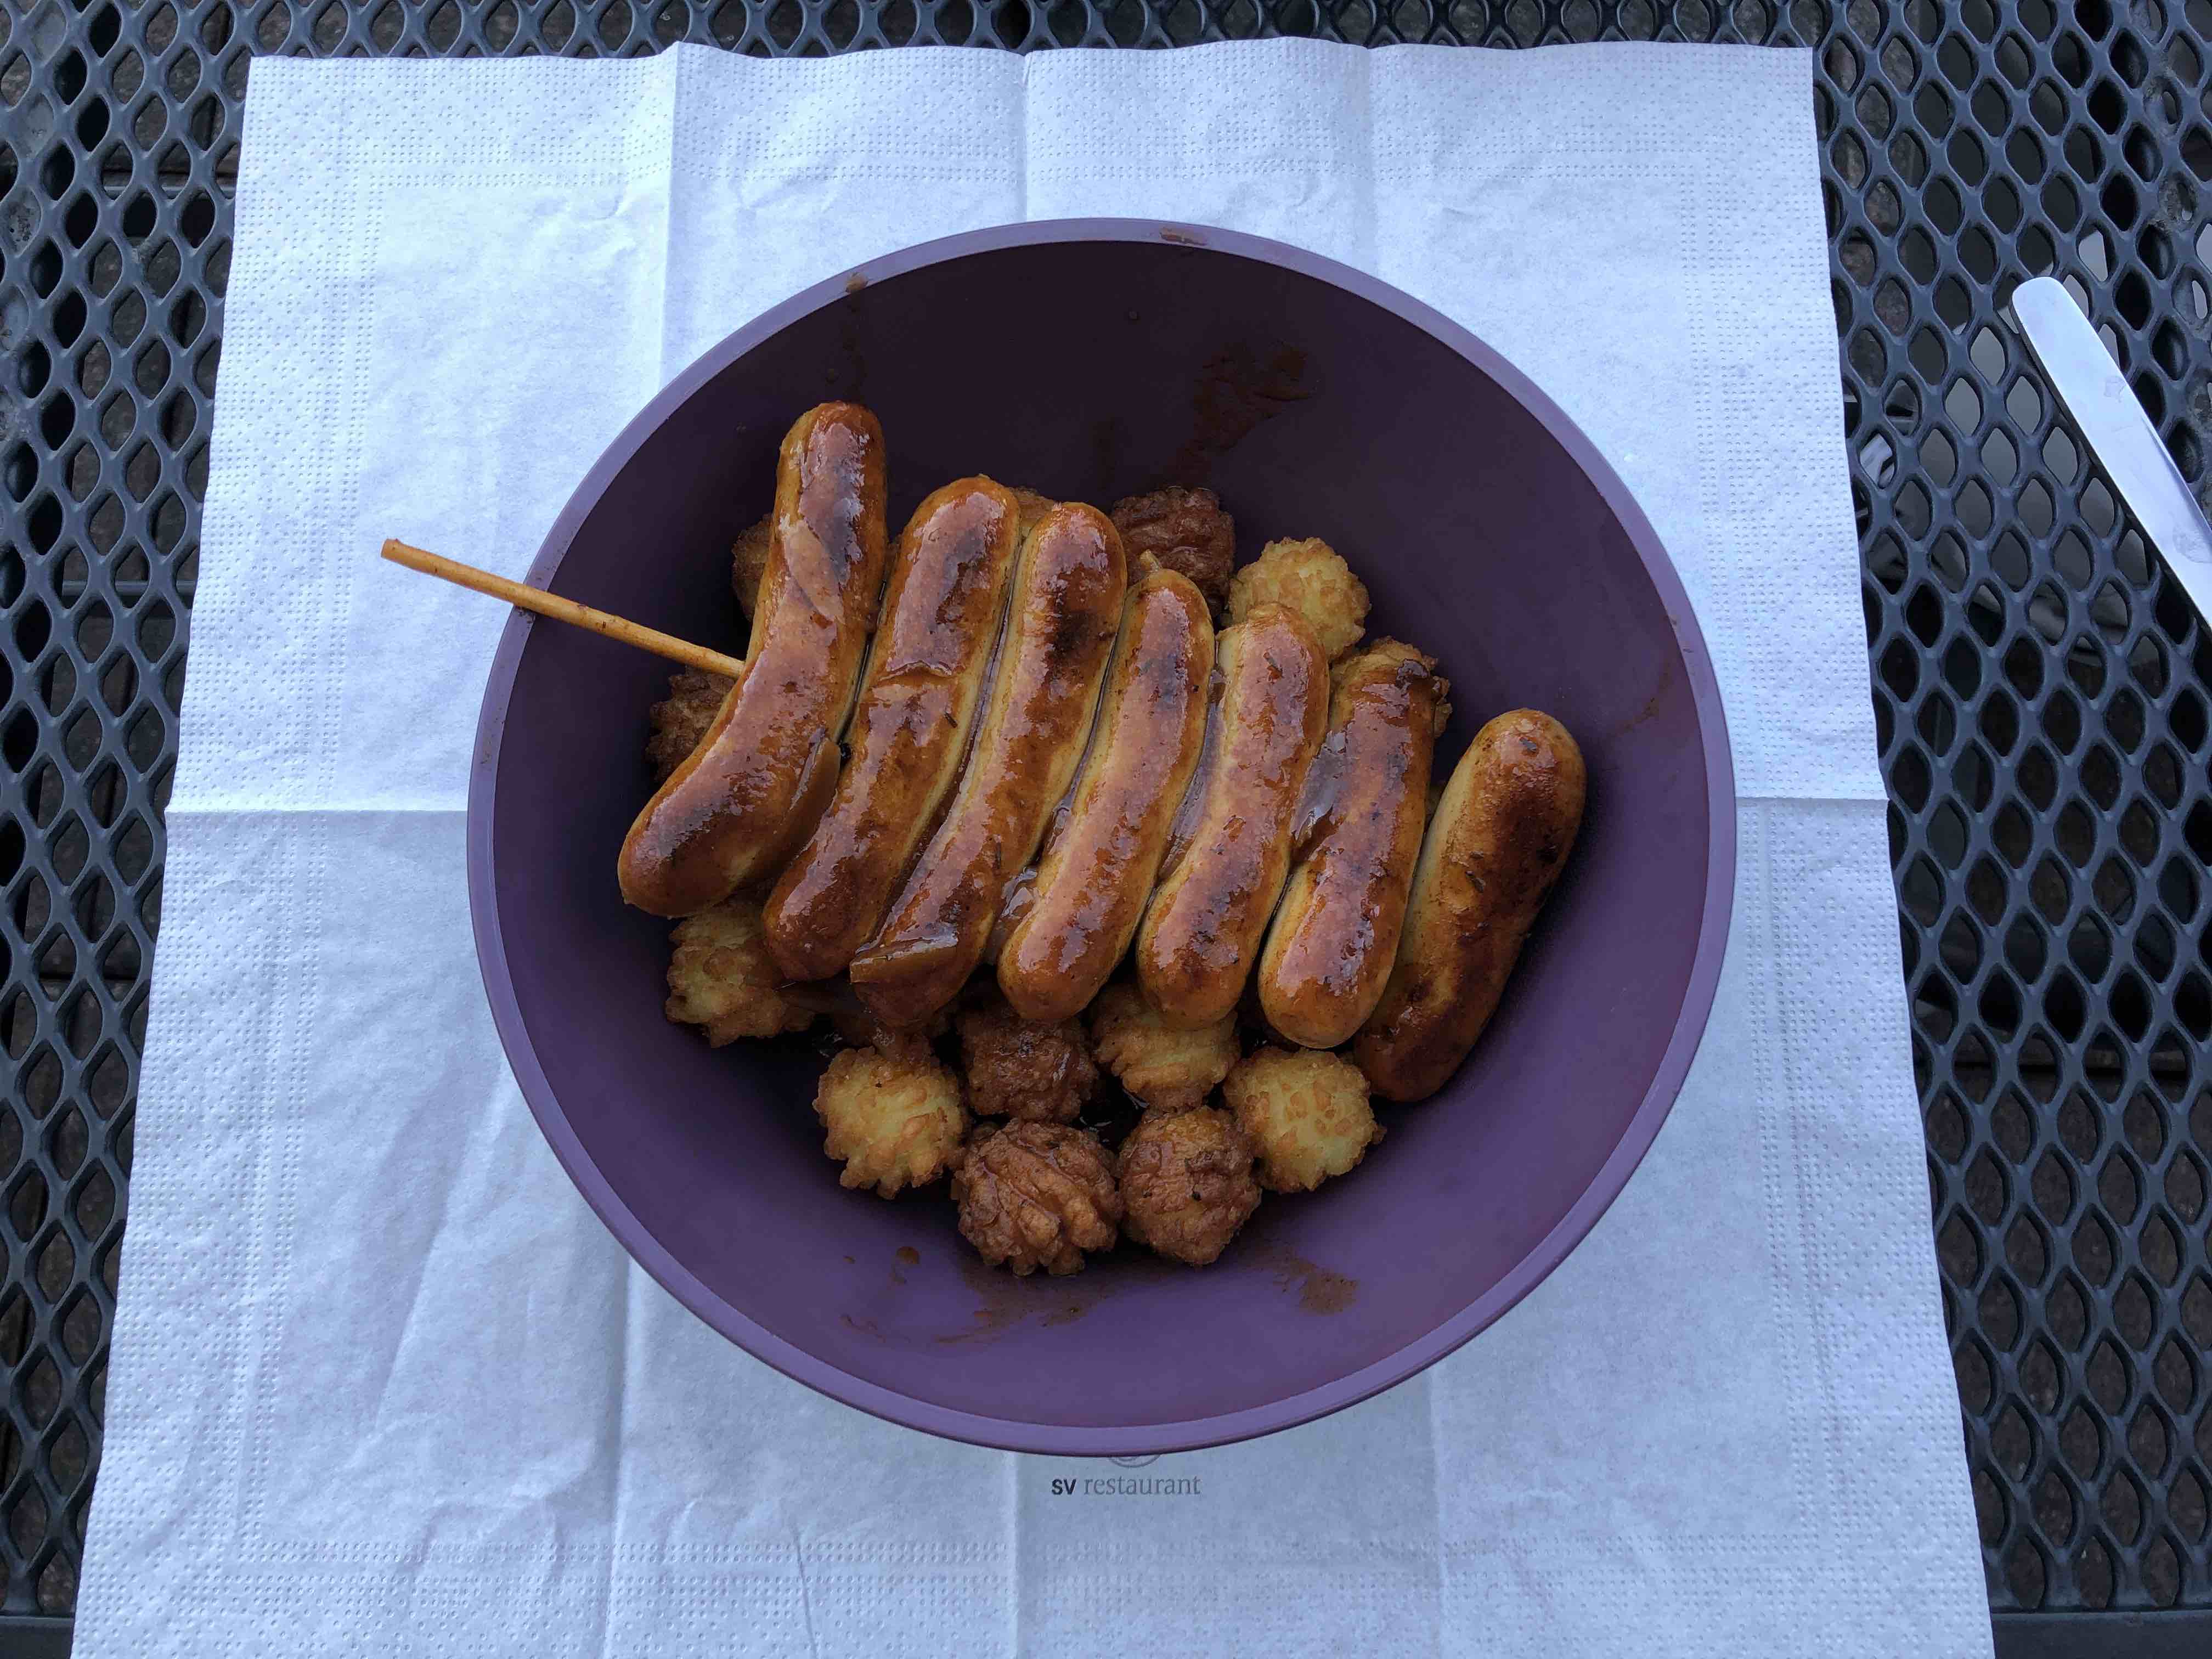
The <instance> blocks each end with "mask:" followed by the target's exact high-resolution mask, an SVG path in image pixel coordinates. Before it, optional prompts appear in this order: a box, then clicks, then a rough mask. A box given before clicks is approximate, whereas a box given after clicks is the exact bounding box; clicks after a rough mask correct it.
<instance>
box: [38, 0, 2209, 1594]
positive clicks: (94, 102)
mask: <svg viewBox="0 0 2212 1659" xmlns="http://www.w3.org/2000/svg"><path fill="white" fill-rule="evenodd" d="M1273 34H1297V35H1313V36H1318V37H1321V38H1325V39H1334V40H1350V41H1354V42H1359V43H1366V44H1379V43H1383V42H1386V41H1396V40H1428V41H1449V42H1455V43H1460V44H1473V45H1483V46H1534V45H1538V44H1545V43H1549V42H1553V41H1562V40H1597V39H1608V40H1609V39H1624V38H1625V39H1632V40H1722V41H1739V40H1741V41H1747V42H1753V43H1759V42H1768V43H1777V44H1790V45H1797V44H1806V45H1812V46H1816V47H1818V48H1819V49H1820V53H1821V57H1820V78H1819V84H1818V89H1817V97H1818V101H1819V109H1818V116H1819V131H1820V139H1821V143H1822V144H1823V146H1824V147H1825V152H1826V157H1825V171H1826V201H1827V208H1828V219H1829V230H1830V233H1831V235H1832V240H1833V245H1834V252H1835V263H1834V277H1833V287H1834V299H1835V306H1836V314H1837V321H1838V332H1839V336H1840V337H1841V340H1842V342H1843V348H1844V359H1843V368H1844V375H1843V379H1844V400H1845V410H1846V428H1847V432H1848V435H1849V439H1850V447H1851V451H1852V460H1853V473H1854V491H1855V495H1856V496H1857V506H1858V513H1859V522H1860V529H1861V533H1862V537H1863V551H1864V554H1865V574H1866V580H1865V599H1866V611H1867V623H1868V633H1869V650H1870V654H1871V659H1872V662H1873V665H1874V695H1875V712H1876V717H1877V725H1878V727H1879V732H1880V738H1881V755H1882V762H1883V765H1884V767H1885V769H1886V772H1887V777H1888V781H1889V784H1890V789H1891V794H1892V798H1893V799H1892V808H1891V812H1890V834H1891V847H1892V854H1893V863H1894V866H1895V869H1896V872H1897V878H1898V886H1899V901H1900V924H1901V929H1902V935H1903V944H1904V952H1905V974H1906V979H1907V981H1908V982H1909V984H1910V986H1911V994H1912V1010H1913V1030H1914V1037H1913V1053H1914V1060H1915V1064H1916V1068H1917V1075H1918V1078H1919V1081H1920V1086H1921V1091H1922V1097H1923V1106H1924V1108H1925V1111H1926V1115H1927V1124H1928V1133H1929V1181H1930V1186H1931V1191H1932V1195H1933V1202H1934V1221H1935V1225H1936V1237H1937V1244H1938V1255H1939V1259H1940V1261H1941V1262H1942V1271H1943V1273H1944V1276H1945V1285H1944V1297H1945V1310H1946V1316H1947V1321H1948V1326H1949V1328H1950V1331H1951V1333H1952V1338H1953V1342H1954V1352H1955V1355H1956V1358H1957V1363H1958V1370H1959V1380H1960V1398H1961V1403H1962V1406H1963V1407H1964V1418H1965V1427H1966V1445H1967V1450H1968V1455H1969V1458H1970V1462H1971V1464H1972V1470H1973V1481H1974V1488H1975V1496H1976V1501H1977V1506H1978V1510H1979V1513H1980V1516H1981V1521H1982V1527H1983V1541H1984V1548H1985V1552H1986V1556H1987V1560H1988V1565H1989V1576H1990V1595H1991V1601H1992V1604H1993V1606H1995V1607H1996V1608H1997V1609H1999V1610H2000V1612H2002V1611H2003V1610H2007V1609H2013V1608H2033V1607H2045V1608H2069V1607H2113V1608H2130V1607H2160V1606H2169V1607H2170V1606H2173V1605H2176V1604H2180V1605H2186V1606H2201V1605H2205V1604H2208V1603H2212V1534H2208V1522H2207V1502H2208V1493H2212V1474H2208V1468H2212V1408H2208V1395H2212V1383H2208V1379H2207V1378H2206V1376H2205V1366H2206V1364H2207V1363H2208V1361H2207V1357H2208V1354H2209V1353H2212V1268H2208V1264H2207V1258H2206V1245H2205V1233H2206V1224H2207V1206H2208V1185H2212V1175H2208V1158H2212V1086H2208V1085H2212V1067H2208V1060H2207V1046H2208V1043H2209V1042H2212V981H2208V979H2207V975H2206V968H2205V963H2204V958H2203V927H2204V924H2205V921H2206V920H2207V918H2208V917H2212V910H2208V908H2207V907H2206V902H2205V901H2206V894H2205V887H2206V883H2207V879H2208V861H2209V860H2212V787H2208V785H2207V781H2206V762H2207V759H2208V756H2207V744H2208V740H2212V733H2208V724H2209V723H2212V711H2208V704H2207V701H2206V696H2207V691H2206V688H2207V687H2208V685H2212V635H2207V633H2206V632H2205V630H2204V629H2203V628H2202V627H2201V626H2200V625H2199V624H2198V623H2197V621H2196V620H2195V618H2194V617H2193V616H2192V614H2191V611H2190V609H2189V606H2188V605H2187V603H2186V602H2185V599H2183V597H2182V596H2181V594H2180V592H2179V589H2178V588H2176V587H2175V586H2173V585H2172V582H2171V581H2170V580H2167V579H2166V578H2165V577H2164V576H2163V574H2161V573H2160V571H2159V569H2158V568H2157V567H2156V564H2155V561H2154V560H2153V559H2151V558H2149V557H2148V556H2146V553H2145V551H2144V549H2143V547H2142V543H2141V540H2140V538H2137V537H2136V535H2135V534H2134V532H2132V530H2131V529H2130V527H2129V526H2128V525H2127V524H2126V523H2125V521H2124V516H2123V515H2122V514H2121V513H2119V512H2118V509H2117V507H2116V505H2115V503H2114V501H2113V499H2112V495H2111V492H2110V491H2109V489H2107V488H2106V485H2105V483H2104V482H2103V481H2102V480H2101V479H2100V478H2099V477H2097V476H2096V474H2095V471H2094V469H2093V468H2092V467H2090V466H2088V465H2085V462H2084V459H2083V457H2082V456H2081V453H2080V451H2079V449H2078V447H2077V446H2076V445H2075V442H2074V441H2073V440H2072V438H2071V437H2070V436H2069V434H2068V432H2067V431H2066V430H2065V429H2064V428H2063V426H2062V425H2061V424H2060V423H2059V422H2057V421H2056V420H2055V419H2054V415H2053V410H2052V408H2051V404H2050V401H2049V399H2048V398H2046V397H2045V394H2044V393H2043V392H2041V390H2040V388H2039V386H2038V384H2037V382H2036V380H2035V379H2034V377H2033V374H2032V372H2028V373H2024V372H2023V371H2024V369H2025V367H2026V365H2025V360H2024V358H2023V356H2022V355H2021V350H2020V349H2019V347H2018V345H2017V343H2015V341H2014V339H2013V338H2012V337H2011V336H2010V334H2009V332H2008V328H2007V327H2006V325H2005V323H2004V321H2003V317H2002V301H2003V300H2004V298H2005V296H2006V295H2007V294H2008V291H2009V289H2010V288H2011V286H2012V285H2013V283H2015V282H2016V281H2018V280H2019V279H2020V278H2021V277H2023V276H2029V275H2033V274H2036V273H2039V272H2043V271H2055V272H2057V274H2059V275H2061V276H2063V277H2065V278H2067V279H2068V281H2069V286H2070V287H2071V288H2072V289H2074V291H2075V295H2076V298H2077V299H2078V300H2080V301H2083V302H2084V303H2085V304H2086V306H2087V308H2088V309H2089V311H2090V313H2091V316H2092V318H2093V319H2094V320H2095V321H2096V322H2097V324H2098V325H2099V326H2100V330H2101V331H2102V332H2103V333H2104V335H2105V337H2106V341H2107V343H2108V344H2110V345H2111V346H2112V348H2113V349H2115V350H2116V352H2117V353H2118V356H2119V358H2120V361H2121V362H2122V364H2123V366H2124V368H2125V369H2126V370H2127V372H2128V374H2129V375H2130V380H2131V382H2132V384H2133V385H2134V386H2135V388H2136V393H2137V395H2138V396H2139V397H2140V398H2142V402H2143V404H2144V405H2145V406H2146V408H2148V410H2149V411H2150V412H2151V414H2152V416H2153V417H2154V420H2156V421H2157V422H2158V423H2159V425H2160V429H2161V430H2162V431H2163V432H2164V433H2165V435H2166V441H2167V442H2168V445H2169V447H2171V448H2172V451H2173V453H2174V454H2175V456H2176V458H2177V459H2178V460H2179V463H2180V465H2181V466H2182V469H2183V471H2184V473H2185V475H2186V476H2187V477H2189V479H2190V480H2191V483H2192V485H2193V486H2194V487H2195V488H2196V489H2197V491H2198V493H2199V495H2200V498H2203V497H2204V496H2206V495H2208V494H2212V474H2208V470H2207V466H2206V450H2207V447H2208V445H2212V389H2208V369H2212V227H2208V220H2207V213H2206V209H2205V206H2204V204H2203V197H2204V192H2205V191H2207V190H2208V189H2212V45H2208V42H2212V0H2131V3H2121V4H2117V5H2116V4H2113V3H2110V0H2077V3H2072V4H2069V3H2065V0H2014V3H2007V4H2002V5H1999V4H1994V3H1990V0H1966V3H1962V4H1961V3H1954V4H1946V5H1942V6H1939V5H1937V4H1935V3H1933V0H1908V3H1905V4H1904V5H1899V6H1883V5H1877V4H1875V3H1873V0H1848V3H1831V0H1796V3H1793V4H1789V5H1786V6H1784V5H1780V4H1777V3H1770V0H1739V3H1735V4H1733V5H1719V4H1712V3H1704V0H1675V3H1656V0H1602V3H1599V0H1567V3H1564V4H1562V3H1558V0H1549V3H1541V4H1540V3H1536V0H1483V3H1475V0H1461V3H1456V4H1451V5H1449V6H1447V5H1445V4H1442V3H1438V0H1401V3H1396V4H1392V3H1389V0H1227V3H1218V0H1166V3H1158V0H1099V3H1092V0H1057V3H1027V0H668V3H665V4H663V5H660V6H659V7H658V8H657V9H654V8H652V7H650V6H648V5H645V4H640V3H633V0H603V3H598V4H592V3H588V0H585V3H578V0H551V3H550V4H549V3H542V0H532V3H528V4H521V3H518V0H494V3H490V4H485V3H481V0H475V3H470V4H466V5H464V4H461V3H459V0H380V3H379V0H366V3H355V4H352V5H348V4H344V3H341V0H326V3H322V4H316V3H313V0H308V3H302V4H293V3H289V0H268V3H264V4H260V5H258V6H256V5H245V6H238V5H233V4H228V3H222V0H194V3H185V4H182V5H179V4H178V3H176V0H45V3H43V4H40V5H38V6H36V7H35V8H33V7H31V6H29V5H27V4H25V3H22V0H6V5H5V9H0V111H4V115H0V351H4V356H5V360H6V372H5V374H4V375H0V479H4V483H5V487H6V490H7V496H8V508H7V517H6V519H5V521H4V526H0V527H3V528H4V541H0V744H4V753H5V762H6V768H7V775H8V781H9V789H8V792H7V793H6V795H5V797H4V799H0V894H4V896H5V899H6V903H5V905H4V907H0V951H4V954H5V963H4V966H5V973H6V977H5V984H4V987H0V1042H4V1047H5V1048H6V1052H7V1054H8V1056H9V1064H10V1066H11V1068H12V1074H11V1078H10V1081H9V1093H8V1110H7V1111H6V1112H5V1113H0V1211H4V1226H0V1240H4V1243H5V1245H6V1249H7V1261H8V1272H7V1278H6V1281H5V1285H4V1289H0V1364H5V1365H6V1366H7V1367H8V1368H9V1387H8V1389H7V1390H6V1391H5V1395H4V1397H3V1398H0V1560H4V1562H5V1565H6V1570H7V1583H6V1589H5V1594H4V1599H0V1613H23V1612H42V1613H54V1614H59V1613H67V1612H68V1611H69V1610H70V1607H72V1605H73V1604H74V1600H75V1591H76V1564H77V1561H78V1559H79V1554H80V1552H81V1549H82V1539H83V1529H84V1516H85V1509H86V1504H87V1501H88V1496H89V1492H90V1486H91V1481H92V1474H93V1470H94V1464H95V1463H96V1461H97V1455H98V1446H99V1439H100V1407H101V1395H102V1389H103V1384H104V1381H105V1365H106V1334H107V1331H108V1329H109V1324H110V1319H111V1316H112V1308H113V1295H114V1287H115V1274H116V1260H117V1255H118V1243H119V1241H120V1237H121V1232H122V1206H123V1196H124V1191H125V1177H126V1175H127V1171H128V1170H129V1166H130V1158H131V1107H132V1103H133V1102H134V1101H135V1098H136V1089H137V1058H138V1053H139V1046H140V1041H141V1037H142V1036H143V1030H144V1014H145V1002H146V976H147V969H148V964H149V957H150V948H151V943H152V938H153V934H154V932H155V927H156V926H157V925H158V921H159V906H160V881H161V847H162V831H161V808H162V805H163V803H164V802H165V800H166V799H167V786H168V779H169V773H170V769H171V765H172V763H173V757H174V753H175V711H176V708H177V701H178V696H179V690H180V688H181V679H182V671H183V660H184V652H183V646H184V638H183V636H184V625H185V618H186V617H187V615H188V612H189V609H190V605H191V593H192V586H193V579H194V574H195V566H196V562H197V527H198V513H199V502H200V499H201V495H202V494H203V492H204V486H205V479H206V456H207V435H208V426H209V418H210V399H211V396H212V393H213V391H214V386H215V380H216V362H217V358H218V356H219V353H220V335H221V317H222V292H223V288H224V283H225V279H226V277H227V276H228V265H229V255H230V224H231V199H230V191H231V181H232V179H233V176H234V171H235V166H236V159H237V149H238V132H239V109H240V99H241V96H242V94H243V91H244V87H245V82H246V64H247V62H248V60H249V58H250V57H251V56H252V55H254V54H256V53H268V52H288V53H295V54H296V53H311V54H315V55H321V56H331V55H361V54H364V53H377V54H405V55H410V56H423V55H445V56H463V57H470V56H479V55H483V54H487V53H493V54H506V55H528V54H532V53H538V52H555V53H562V54H565V55H569V56H576V57H592V56H601V55H609V56H634V55H638V54H641V53H645V52H653V51H656V50H658V49H659V48H660V47H661V46H665V45H667V44H670V43H671V42H673V41H676V40H698V41H704V42H710V43H713V44H715V45H719V46H724V47H727V48H730V49H732V50H736V51H740V52H749V53H751V54H754V55H757V56H772V55H785V54H803V55H816V54H820V53H823V52H833V51H842V50H845V49H847V48H849V47H865V46H883V45H904V44H908V43H931V42H943V43H946V44H955V45H958V44H967V45H997V46H1012V47H1015V48H1018V49H1030V48H1037V47H1044V46H1077V45H1084V46H1105V45H1119V46H1164V45H1171V44H1172V45H1182V44H1188V43H1191V42H1194V41H1199V40H1221V39H1238V38H1249V37H1252V36H1259V35H1273ZM2001 1624H2002V1621H2001Z"/></svg>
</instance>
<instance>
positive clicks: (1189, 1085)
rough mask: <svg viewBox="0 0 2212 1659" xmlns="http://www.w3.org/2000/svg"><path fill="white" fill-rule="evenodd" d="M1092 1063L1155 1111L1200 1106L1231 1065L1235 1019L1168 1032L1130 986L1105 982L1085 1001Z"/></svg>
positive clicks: (1233, 1051)
mask: <svg viewBox="0 0 2212 1659" xmlns="http://www.w3.org/2000/svg"><path fill="white" fill-rule="evenodd" d="M1091 1044H1092V1047H1093V1048H1094V1050H1095V1051H1096V1053H1097V1056H1098V1063H1099V1064H1100V1065H1102V1066H1105V1067H1106V1069H1107V1070H1108V1071H1109V1072H1111V1073H1114V1075H1115V1077H1116V1078H1117V1079H1120V1081H1121V1086H1122V1087H1123V1088H1124V1089H1127V1091H1129V1092H1130V1093H1131V1094H1133V1095H1134V1096H1135V1097H1137V1098H1138V1099H1139V1100H1141V1101H1143V1102H1144V1103H1145V1104H1146V1106H1147V1107H1149V1108H1152V1109H1154V1110H1156V1111H1182V1110H1184V1109H1188V1108H1189V1107H1193V1106H1198V1105H1202V1104H1204V1103H1205V1101H1206V1096H1208V1095H1210V1094H1212V1092H1213V1091H1214V1090H1215V1089H1216V1088H1217V1087H1218V1086H1219V1085H1220V1082H1221V1079H1223V1078H1225V1077H1227V1076H1228V1075H1229V1068H1230V1067H1231V1066H1234V1065H1235V1064H1236V1063H1237V1017H1236V1015H1234V1014H1233V1013H1232V1014H1229V1015H1226V1016H1225V1017H1224V1018H1220V1019H1218V1020H1216V1021H1215V1022H1214V1023H1213V1024H1211V1025H1201V1026H1200V1027H1199V1028H1198V1029H1197V1030H1194V1031H1176V1030H1170V1029H1169V1028H1168V1027H1167V1026H1165V1025H1164V1024H1161V1022H1160V1017H1159V1015H1158V1014H1157V1013H1155V1012H1153V1011H1152V1006H1150V1005H1149V1004H1148V1003H1146V1000H1145V999H1144V997H1143V996H1142V995H1141V994H1139V992H1138V990H1137V987H1135V986H1133V985H1129V984H1121V985H1109V986H1108V987H1106V988H1105V989H1104V990H1103V991H1101V992H1100V993H1099V994H1098V995H1097V999H1096V1000H1094V1001H1093V1002H1092V1003H1091Z"/></svg>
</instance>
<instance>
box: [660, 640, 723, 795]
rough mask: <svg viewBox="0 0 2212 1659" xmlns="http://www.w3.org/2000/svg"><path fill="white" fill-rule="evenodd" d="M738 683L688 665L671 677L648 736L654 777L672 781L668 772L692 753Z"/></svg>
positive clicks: (687, 758) (682, 762)
mask: <svg viewBox="0 0 2212 1659" xmlns="http://www.w3.org/2000/svg"><path fill="white" fill-rule="evenodd" d="M732 684H734V682H733V681H732V680H730V679H728V678H726V677H725V676H723V675H720V674H709V673H708V672H706V671H704V670H703V669H698V668H687V669H685V670H684V671H683V672H682V673H680V674H671V675H670V676H669V677H668V696H666V698H665V699H664V700H663V701H661V702H657V703H655V704H653V713H652V714H651V715H650V716H649V718H650V719H651V720H652V722H653V732H652V735H651V736H649V737H648V738H646V740H645V758H646V761H647V763H648V764H649V765H651V767H652V768H653V784H654V786H655V787H658V786H659V785H661V784H663V783H665V782H667V781H668V775H669V774H670V773H671V772H673V771H674V770H675V769H677V768H678V767H679V766H681V765H683V764H684V762H685V761H687V760H689V759H690V757H691V751H692V750H694V749H696V748H697V747H698V746H699V744H700V743H701V742H702V740H703V739H704V738H705V737H706V735H707V728H708V726H712V725H713V724H714V716H715V715H717V714H720V713H721V712H722V700H723V699H724V698H725V697H726V696H729V695H730V687H731V686H732Z"/></svg>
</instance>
